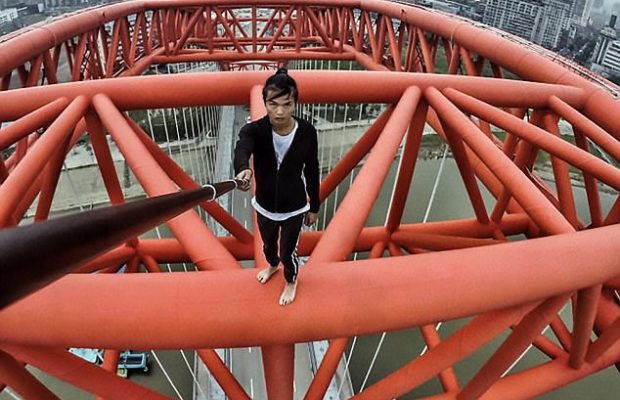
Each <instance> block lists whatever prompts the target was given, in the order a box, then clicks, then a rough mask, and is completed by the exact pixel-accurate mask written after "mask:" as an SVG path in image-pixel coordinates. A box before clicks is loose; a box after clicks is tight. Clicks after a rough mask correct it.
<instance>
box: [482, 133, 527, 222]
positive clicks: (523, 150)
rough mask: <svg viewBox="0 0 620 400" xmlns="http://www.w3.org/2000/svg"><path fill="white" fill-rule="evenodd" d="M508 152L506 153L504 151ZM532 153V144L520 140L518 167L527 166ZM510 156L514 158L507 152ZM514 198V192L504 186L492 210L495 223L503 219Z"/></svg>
mask: <svg viewBox="0 0 620 400" xmlns="http://www.w3.org/2000/svg"><path fill="white" fill-rule="evenodd" d="M504 154H506V153H504ZM531 154H532V145H531V144H529V143H528V142H526V141H524V140H523V141H520V142H519V143H518V144H517V152H516V155H515V156H514V164H515V165H516V166H517V167H518V168H520V169H521V168H523V167H526V166H527V164H528V160H529V159H530V157H531ZM507 155H508V157H510V158H512V157H511V155H509V154H507ZM511 199H512V194H511V193H510V190H509V189H508V188H506V187H504V188H502V191H501V194H500V195H499V197H498V199H497V203H495V207H494V208H493V211H492V212H491V220H492V221H493V222H494V223H497V222H498V221H500V220H501V219H502V217H503V216H504V213H505V212H506V208H507V207H508V205H509V203H510V200H511Z"/></svg>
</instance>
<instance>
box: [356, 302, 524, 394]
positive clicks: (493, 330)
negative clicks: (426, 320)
mask: <svg viewBox="0 0 620 400" xmlns="http://www.w3.org/2000/svg"><path fill="white" fill-rule="evenodd" d="M532 308H533V306H520V307H513V308H511V309H506V310H501V311H493V312H490V313H487V314H482V315H479V316H477V317H475V318H474V319H472V320H471V321H470V322H468V323H467V325H465V326H464V327H463V328H461V329H459V330H458V331H457V332H455V333H453V334H452V335H451V336H450V337H448V338H446V339H445V340H443V341H442V342H440V343H439V344H437V346H436V347H434V348H432V349H429V350H428V351H427V352H426V353H424V354H423V355H421V356H420V357H417V358H415V359H413V360H412V361H410V362H408V363H407V364H405V365H404V366H403V367H401V368H400V369H398V370H397V371H396V372H393V373H391V374H390V375H388V376H387V377H385V378H383V379H382V380H380V381H379V382H377V383H375V384H373V385H371V386H369V387H368V388H366V389H365V390H364V391H363V392H361V393H358V394H357V395H356V396H354V397H353V399H355V400H376V399H393V398H396V397H398V396H401V395H403V394H405V393H407V392H409V391H411V390H412V389H414V388H416V387H418V386H419V385H421V384H423V383H424V382H426V381H428V380H429V379H431V378H433V377H434V376H435V375H437V374H438V373H440V372H441V371H443V370H445V369H446V368H449V367H451V366H452V365H455V364H456V363H458V362H459V361H460V360H462V359H464V358H466V357H467V356H469V355H470V354H472V353H474V352H475V351H476V350H478V349H479V348H480V347H482V346H483V345H484V344H486V343H487V342H489V341H491V340H492V339H493V338H494V337H496V336H497V335H499V334H501V333H502V332H503V331H504V330H505V329H507V328H508V327H509V326H510V325H512V324H515V323H517V322H518V321H519V320H520V319H521V318H522V317H523V315H525V314H526V313H527V312H528V311H530V310H531V309H532Z"/></svg>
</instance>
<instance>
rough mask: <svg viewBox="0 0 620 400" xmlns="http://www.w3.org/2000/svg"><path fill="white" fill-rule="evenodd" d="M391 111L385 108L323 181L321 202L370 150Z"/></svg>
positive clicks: (392, 109)
mask: <svg viewBox="0 0 620 400" xmlns="http://www.w3.org/2000/svg"><path fill="white" fill-rule="evenodd" d="M393 111H394V107H393V106H392V107H389V108H387V109H386V110H385V111H384V112H383V113H382V114H381V115H380V116H379V118H377V119H376V120H375V121H374V122H373V123H372V125H371V126H370V127H369V128H368V130H367V131H366V132H365V133H364V135H363V136H362V137H361V138H359V140H358V141H357V142H355V144H354V145H353V146H352V147H351V149H349V151H348V152H347V154H345V155H344V157H342V158H341V159H340V161H338V163H337V164H336V165H335V166H334V168H333V169H332V170H331V171H330V173H329V174H328V175H327V176H326V177H325V178H324V179H323V182H321V189H320V193H319V197H320V199H321V201H323V200H325V199H326V198H328V197H329V195H330V194H331V193H332V192H333V191H334V190H335V189H336V187H337V186H338V185H339V184H340V183H342V180H343V179H344V178H345V177H346V176H347V175H348V174H350V173H351V171H352V170H353V168H355V166H356V165H357V164H358V163H359V162H360V161H361V160H362V158H364V156H365V155H366V154H368V152H369V151H370V149H372V147H373V146H374V145H375V143H376V142H377V139H378V138H379V135H380V134H381V132H382V131H383V129H384V128H385V124H386V123H387V121H388V120H389V118H390V116H391V115H392V112H393Z"/></svg>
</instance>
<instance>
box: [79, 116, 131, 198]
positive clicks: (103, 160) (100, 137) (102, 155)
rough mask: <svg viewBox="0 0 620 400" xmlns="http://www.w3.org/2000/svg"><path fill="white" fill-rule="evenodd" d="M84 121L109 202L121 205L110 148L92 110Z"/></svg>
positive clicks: (118, 185) (120, 191)
mask: <svg viewBox="0 0 620 400" xmlns="http://www.w3.org/2000/svg"><path fill="white" fill-rule="evenodd" d="M84 120H85V121H86V127H87V129H88V135H89V137H90V142H91V143H92V145H93V150H94V152H95V157H96V158H97V166H98V167H99V170H100V171H101V177H102V178H103V184H104V186H105V188H106V191H107V193H108V197H109V198H110V202H111V203H112V204H121V203H123V202H124V201H125V198H124V196H123V190H122V189H121V184H120V182H119V180H118V175H117V174H116V168H115V167H114V161H113V160H112V154H111V153H110V147H109V146H108V141H107V139H106V136H105V134H104V132H103V126H101V121H100V120H99V117H97V114H95V113H94V112H93V111H92V110H89V112H87V113H86V115H85V116H84Z"/></svg>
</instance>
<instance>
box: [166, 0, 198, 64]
mask: <svg viewBox="0 0 620 400" xmlns="http://www.w3.org/2000/svg"><path fill="white" fill-rule="evenodd" d="M203 11H204V7H198V8H197V9H196V10H195V11H194V14H193V15H192V18H191V19H190V20H189V22H188V23H187V26H185V32H183V34H182V35H181V37H180V38H179V40H178V41H177V43H176V45H175V46H174V49H173V50H172V52H173V53H178V52H179V50H180V49H181V48H182V47H183V45H184V44H185V42H186V41H187V38H188V37H189V35H190V34H192V33H193V30H194V26H196V23H197V22H198V19H199V18H201V17H202V13H203Z"/></svg>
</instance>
